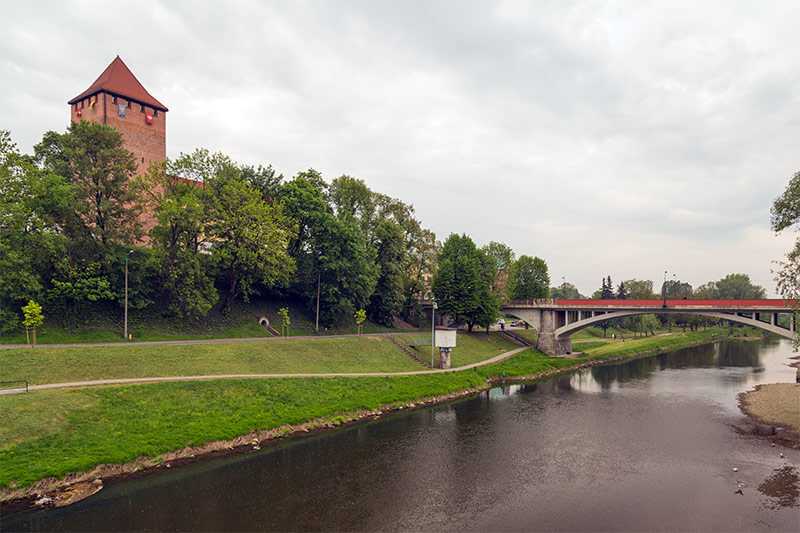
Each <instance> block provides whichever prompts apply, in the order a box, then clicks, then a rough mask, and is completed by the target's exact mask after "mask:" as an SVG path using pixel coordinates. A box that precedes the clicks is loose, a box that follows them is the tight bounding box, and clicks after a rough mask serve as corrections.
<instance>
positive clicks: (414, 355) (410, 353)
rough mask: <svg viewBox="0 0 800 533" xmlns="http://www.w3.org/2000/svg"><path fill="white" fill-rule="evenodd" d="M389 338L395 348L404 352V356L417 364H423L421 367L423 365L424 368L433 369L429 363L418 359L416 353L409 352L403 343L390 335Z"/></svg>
mask: <svg viewBox="0 0 800 533" xmlns="http://www.w3.org/2000/svg"><path fill="white" fill-rule="evenodd" d="M387 338H388V339H389V340H390V341H392V344H394V345H395V346H397V347H398V348H400V350H402V351H403V353H404V354H406V355H407V356H409V357H410V358H411V359H413V360H414V361H416V362H417V363H419V364H421V365H422V366H424V367H425V368H430V367H431V365H429V364H428V363H426V362H425V361H423V360H422V359H420V358H419V357H417V356H416V354H415V353H414V352H412V351H411V350H409V349H408V348H406V346H405V345H404V344H403V343H401V342H400V341H398V340H397V339H396V338H394V337H392V336H391V335H389V336H388V337H387Z"/></svg>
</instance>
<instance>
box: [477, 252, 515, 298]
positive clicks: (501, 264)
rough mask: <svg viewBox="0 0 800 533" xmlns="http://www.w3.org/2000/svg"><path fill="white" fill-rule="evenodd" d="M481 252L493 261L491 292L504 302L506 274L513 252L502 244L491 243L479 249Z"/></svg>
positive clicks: (506, 285)
mask: <svg viewBox="0 0 800 533" xmlns="http://www.w3.org/2000/svg"><path fill="white" fill-rule="evenodd" d="M481 251H482V252H483V253H484V254H486V256H487V257H488V258H489V259H491V260H492V261H494V267H495V272H494V276H493V279H492V291H493V292H494V293H495V295H497V298H498V299H499V300H501V301H503V300H506V299H507V298H508V292H507V291H508V273H509V270H510V269H511V266H512V265H513V264H514V261H515V254H514V250H512V249H511V248H510V247H509V246H507V245H506V244H503V243H502V242H496V241H491V242H490V243H489V244H487V245H486V246H484V247H483V248H481Z"/></svg>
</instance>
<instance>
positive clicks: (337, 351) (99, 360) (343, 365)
mask: <svg viewBox="0 0 800 533" xmlns="http://www.w3.org/2000/svg"><path fill="white" fill-rule="evenodd" d="M420 369H421V367H420V366H419V365H418V364H416V363H415V362H413V361H412V360H411V359H410V358H409V357H407V356H406V355H404V354H403V353H402V352H401V351H400V350H399V349H398V348H397V347H396V346H394V345H393V344H391V343H390V342H389V340H388V339H386V338H384V337H376V336H368V335H365V336H363V337H349V338H343V339H326V338H319V339H311V340H279V341H270V342H242V343H222V344H195V345H181V346H137V345H127V346H95V347H69V348H48V347H45V346H39V347H37V348H35V349H30V348H11V349H7V350H3V351H1V352H0V374H2V376H3V380H4V381H9V380H15V379H26V380H28V382H29V383H30V384H31V385H38V384H43V383H63V382H70V381H82V380H92V379H110V378H133V377H155V376H195V375H211V374H264V373H289V372H402V371H406V370H420Z"/></svg>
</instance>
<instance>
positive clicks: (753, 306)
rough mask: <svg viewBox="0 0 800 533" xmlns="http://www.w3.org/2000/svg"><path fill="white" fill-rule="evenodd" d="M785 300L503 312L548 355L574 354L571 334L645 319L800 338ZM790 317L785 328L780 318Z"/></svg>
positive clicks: (544, 303) (535, 306)
mask: <svg viewBox="0 0 800 533" xmlns="http://www.w3.org/2000/svg"><path fill="white" fill-rule="evenodd" d="M791 303H792V302H788V301H786V300H777V299H773V300H560V299H552V298H543V299H537V300H511V301H509V302H506V304H505V305H503V306H502V308H501V310H502V311H504V312H505V313H507V314H509V315H513V316H516V317H517V318H520V319H522V320H524V321H525V322H527V323H528V324H530V325H531V326H532V327H533V328H534V329H535V330H536V331H537V332H538V333H539V340H538V342H537V348H539V349H540V350H542V351H543V352H545V353H548V354H552V355H555V354H565V353H571V352H572V338H571V335H572V334H573V333H575V332H576V331H578V330H581V329H583V328H587V327H589V326H593V325H596V324H598V323H600V322H604V321H606V320H611V319H614V318H622V317H626V316H632V315H646V314H691V315H702V316H707V317H711V318H716V319H722V320H730V321H732V322H739V323H741V324H747V325H748V326H754V327H757V328H761V329H763V330H766V331H770V332H772V333H776V334H778V335H781V336H783V337H787V338H790V339H796V338H797V324H796V323H795V317H794V313H793V312H792V309H791V308H790V307H789V306H790V305H791ZM781 315H784V316H785V317H787V318H788V323H789V326H788V327H783V326H782V325H781V324H780V322H781V321H779V317H780V316H781Z"/></svg>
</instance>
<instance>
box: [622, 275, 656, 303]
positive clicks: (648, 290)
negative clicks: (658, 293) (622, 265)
mask: <svg viewBox="0 0 800 533" xmlns="http://www.w3.org/2000/svg"><path fill="white" fill-rule="evenodd" d="M625 288H626V289H627V291H628V297H629V298H630V299H631V300H650V299H653V298H655V294H654V293H653V282H652V281H650V280H643V279H629V280H626V281H625Z"/></svg>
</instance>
